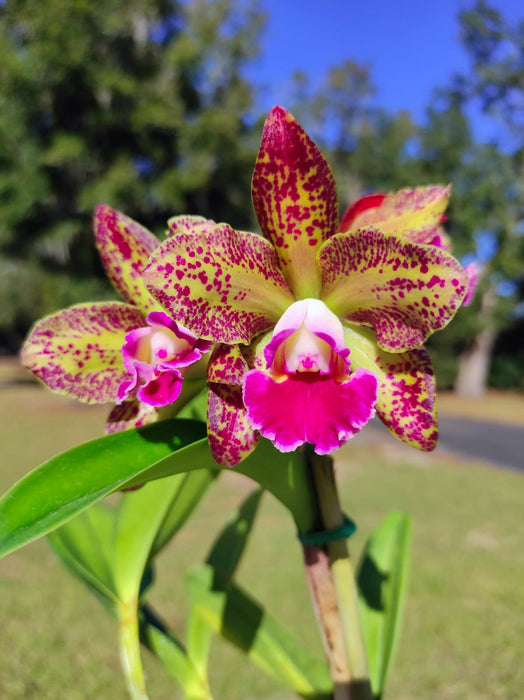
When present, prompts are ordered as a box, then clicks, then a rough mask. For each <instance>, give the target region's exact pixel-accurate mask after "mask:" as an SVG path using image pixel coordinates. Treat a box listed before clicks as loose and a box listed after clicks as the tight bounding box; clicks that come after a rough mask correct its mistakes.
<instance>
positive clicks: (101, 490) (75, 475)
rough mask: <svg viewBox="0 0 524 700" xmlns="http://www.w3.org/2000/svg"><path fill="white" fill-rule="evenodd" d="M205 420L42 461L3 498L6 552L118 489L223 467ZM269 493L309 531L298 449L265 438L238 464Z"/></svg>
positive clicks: (1, 550) (155, 427)
mask: <svg viewBox="0 0 524 700" xmlns="http://www.w3.org/2000/svg"><path fill="white" fill-rule="evenodd" d="M204 434H205V426H204V425H203V424H202V423H200V422H196V421H191V420H167V421H161V422H159V423H154V424H152V425H149V426H146V427H144V428H138V429H132V430H125V431H123V432H121V433H115V434H114V435H106V436H105V437H102V438H98V439H96V440H91V441H89V442H86V443H84V444H82V445H78V446H77V447H74V448H73V449H71V450H68V451H67V452H64V453H62V454H60V455H58V456H57V457H53V458H52V459H50V460H49V461H47V462H44V464H42V465H41V466H40V467H38V468H37V469H35V470H34V471H32V472H30V473H29V474H28V475H27V476H25V477H24V478H23V479H22V480H21V481H19V482H18V483H17V484H15V485H14V486H13V487H12V488H11V490H10V491H8V492H7V493H6V494H5V495H4V496H3V498H2V499H1V500H0V555H4V554H7V553H8V552H11V551H13V550H14V549H17V548H18V547H21V546H23V545H25V544H27V543H28V542H31V541H32V540H34V539H36V538H37V537H40V536H42V535H44V534H46V533H47V532H50V531H51V530H53V529H54V528H56V527H58V526H59V525H62V524H63V523H64V522H66V521H67V520H69V519H71V518H72V517H73V516H74V515H76V514H77V513H80V512H81V511H83V510H85V509H86V508H87V507H88V506H90V505H91V504H92V503H95V502H96V501H99V500H100V499H101V498H103V497H104V496H106V495H107V494H109V493H112V492H113V491H117V490H119V489H122V488H124V487H129V486H136V485H139V484H143V483H145V482H147V481H150V480H153V479H160V478H163V477H166V476H170V475H172V474H178V473H181V472H190V471H196V470H198V469H215V470H217V469H220V468H221V467H220V466H219V465H217V464H216V462H215V461H214V459H213V457H212V455H211V453H210V451H209V446H208V442H207V439H206V438H204V437H203V435H204ZM236 471H239V472H241V473H243V474H246V475H247V476H250V477H251V478H253V479H254V480H255V481H258V483H260V484H261V486H263V487H264V488H266V489H267V490H269V491H271V492H272V493H273V494H274V495H275V496H276V498H278V499H279V500H280V501H281V502H282V503H283V504H284V505H285V506H286V507H287V508H288V509H289V510H290V511H291V513H292V515H293V517H294V519H295V522H296V523H297V526H298V528H299V529H300V530H301V531H303V532H307V531H309V530H310V529H311V528H312V527H313V523H314V520H315V507H316V506H315V500H314V497H313V491H312V485H311V481H310V479H309V474H308V473H307V471H306V470H305V469H304V467H303V464H302V460H301V459H300V455H299V454H298V453H296V452H295V453H290V454H289V453H285V454H284V453H281V452H278V451H277V450H275V448H274V447H273V446H272V445H271V443H270V442H269V441H267V440H262V441H261V443H260V445H259V446H258V447H257V449H256V450H255V451H254V452H252V453H251V454H250V455H249V457H247V458H246V459H245V460H244V461H243V462H242V463H241V464H240V465H238V467H236Z"/></svg>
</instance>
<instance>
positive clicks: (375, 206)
mask: <svg viewBox="0 0 524 700" xmlns="http://www.w3.org/2000/svg"><path fill="white" fill-rule="evenodd" d="M450 193H451V186H450V185H447V186H444V185H429V186H426V187H414V188H405V189H402V190H399V191H398V192H390V193H388V194H378V193H377V194H370V195H365V196H364V197H361V198H360V199H359V200H357V201H356V202H355V203H354V204H352V205H350V206H349V207H348V208H347V209H346V211H345V212H344V215H343V216H342V219H341V221H340V227H339V231H340V232H341V233H343V232H345V231H350V230H356V229H360V228H367V227H370V226H375V227H377V228H379V229H380V230H381V231H382V232H383V233H394V234H395V235H396V236H399V237H401V238H404V239H406V240H410V241H411V242H412V243H421V244H430V243H431V244H433V245H436V243H435V242H434V239H435V236H436V235H437V232H438V229H439V225H440V222H441V221H442V217H443V215H444V212H445V210H446V207H447V205H448V202H449V197H450ZM439 247H444V246H443V245H442V242H441V244H440V245H439Z"/></svg>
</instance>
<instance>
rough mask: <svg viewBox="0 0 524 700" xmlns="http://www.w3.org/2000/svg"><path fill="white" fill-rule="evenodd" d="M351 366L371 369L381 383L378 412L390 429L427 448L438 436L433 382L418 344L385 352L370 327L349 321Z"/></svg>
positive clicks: (413, 444) (416, 444) (403, 437)
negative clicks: (409, 348) (400, 351)
mask: <svg viewBox="0 0 524 700" xmlns="http://www.w3.org/2000/svg"><path fill="white" fill-rule="evenodd" d="M345 333H346V342H347V345H348V346H349V347H350V349H351V363H352V367H361V368H364V369H366V370H369V371H371V372H373V374H374V375H375V376H376V377H377V378H378V381H379V384H380V387H379V391H378V400H377V404H376V410H377V415H378V416H379V418H380V419H381V420H382V422H383V423H384V424H385V425H386V427H387V428H388V429H389V430H390V432H391V433H392V434H393V435H394V436H395V437H397V438H399V439H400V440H402V441H403V442H406V443H407V444H409V445H412V446H413V447H416V448H418V449H419V450H424V451H426V452H430V451H431V450H433V449H435V447H436V445H437V439H438V426H437V410H436V405H435V393H436V383H435V377H434V374H433V367H432V364H431V359H430V357H429V355H428V353H427V352H426V351H425V350H424V349H422V348H420V349H416V350H411V351H410V352H404V353H395V354H393V353H388V352H385V351H384V350H381V349H380V348H379V347H378V344H377V341H376V338H375V335H374V333H373V331H372V330H370V329H367V328H362V327H359V326H356V325H354V324H350V326H349V327H347V328H346V330H345Z"/></svg>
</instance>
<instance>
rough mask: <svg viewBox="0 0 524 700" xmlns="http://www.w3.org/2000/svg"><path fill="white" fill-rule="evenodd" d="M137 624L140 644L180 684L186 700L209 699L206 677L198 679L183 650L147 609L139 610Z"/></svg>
mask: <svg viewBox="0 0 524 700" xmlns="http://www.w3.org/2000/svg"><path fill="white" fill-rule="evenodd" d="M139 621H140V641H141V642H142V644H143V645H144V646H146V647H147V648H148V649H149V650H150V651H151V652H152V653H153V654H154V655H155V656H156V657H157V658H158V659H159V660H160V661H161V662H162V665H163V666H164V668H165V669H166V671H167V672H168V673H169V674H170V675H171V676H172V677H173V678H174V679H175V680H177V681H178V682H179V683H180V685H181V686H182V688H183V689H184V694H185V697H186V698H187V700H207V699H208V698H211V694H210V692H209V688H208V684H207V681H206V679H205V677H204V678H201V677H200V676H199V674H198V672H197V669H196V668H195V666H194V665H193V662H192V660H191V659H190V658H189V656H188V655H187V653H186V651H185V649H184V647H183V646H182V645H181V644H180V642H179V641H178V640H177V639H176V637H174V636H173V635H172V634H171V632H169V630H168V629H167V628H166V627H165V626H164V625H163V623H162V622H161V621H160V620H159V618H158V617H157V616H156V615H155V613H154V612H153V610H152V609H151V608H150V607H149V606H148V605H143V606H141V607H140V610H139Z"/></svg>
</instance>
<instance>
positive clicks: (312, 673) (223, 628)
mask: <svg viewBox="0 0 524 700" xmlns="http://www.w3.org/2000/svg"><path fill="white" fill-rule="evenodd" d="M186 582H187V585H188V588H189V593H190V596H191V601H192V603H193V605H194V606H195V607H196V609H197V611H198V613H199V614H200V615H201V616H202V617H203V618H204V619H205V620H206V622H207V623H208V624H209V625H210V626H211V627H212V628H213V629H214V630H215V631H216V632H219V633H220V634H222V635H223V636H224V637H225V638H226V639H228V640H229V641H230V642H232V643H233V644H234V645H235V646H237V647H238V648H239V649H241V650H242V651H243V652H245V653H246V654H247V655H248V656H249V657H250V658H251V659H252V660H253V661H254V662H255V663H256V664H257V665H258V666H260V667H261V668H263V669H264V670H265V671H266V672H267V673H269V674H270V675H272V676H274V677H275V678H277V679H278V680H279V681H281V682H282V683H283V684H285V685H286V686H287V687H289V688H292V689H293V691H294V692H296V693H297V694H298V695H300V696H302V697H304V698H310V699H311V700H313V699H314V700H321V699H322V700H327V699H328V698H330V697H331V692H332V683H331V679H330V677H329V671H328V669H327V666H326V664H325V663H324V662H323V661H321V660H320V659H317V658H316V657H315V656H313V655H312V654H310V653H309V652H308V651H306V650H305V649H303V648H302V647H301V645H300V642H298V641H297V640H296V639H295V638H294V637H293V635H292V634H291V633H290V632H288V631H287V630H286V629H285V628H284V627H283V626H282V625H281V624H280V622H278V620H276V619H275V618H273V617H271V616H270V615H269V613H268V612H267V611H266V610H264V608H262V607H261V606H260V605H259V604H258V603H256V602H255V601H254V600H253V599H252V598H250V597H249V596H248V595H247V594H246V593H244V592H243V591H242V590H241V589H240V588H239V587H238V586H236V585H235V584H233V583H231V582H229V583H228V582H225V581H224V579H223V578H221V577H220V575H219V574H218V573H217V572H216V571H214V570H213V569H212V568H211V567H210V566H208V565H205V564H204V565H202V566H199V567H196V568H195V569H193V570H192V571H190V572H189V574H188V576H187V578H186Z"/></svg>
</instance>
